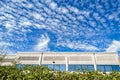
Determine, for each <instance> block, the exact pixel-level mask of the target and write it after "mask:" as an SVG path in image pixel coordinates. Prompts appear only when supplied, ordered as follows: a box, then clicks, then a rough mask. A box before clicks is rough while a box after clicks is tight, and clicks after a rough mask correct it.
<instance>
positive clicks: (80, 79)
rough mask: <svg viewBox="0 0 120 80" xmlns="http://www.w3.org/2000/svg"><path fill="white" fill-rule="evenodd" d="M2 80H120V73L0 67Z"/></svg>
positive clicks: (40, 67) (32, 67) (0, 78)
mask: <svg viewBox="0 0 120 80" xmlns="http://www.w3.org/2000/svg"><path fill="white" fill-rule="evenodd" d="M0 80H120V73H119V72H111V73H105V72H104V73H103V72H99V71H88V72H84V73H82V72H67V71H52V70H50V69H48V68H46V67H43V66H32V65H25V66H22V67H17V66H0Z"/></svg>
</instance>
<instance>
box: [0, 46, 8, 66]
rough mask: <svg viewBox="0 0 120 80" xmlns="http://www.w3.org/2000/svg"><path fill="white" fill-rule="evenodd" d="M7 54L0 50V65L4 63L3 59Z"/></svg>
mask: <svg viewBox="0 0 120 80" xmlns="http://www.w3.org/2000/svg"><path fill="white" fill-rule="evenodd" d="M6 54H7V52H6V51H4V50H3V49H2V48H1V49H0V65H1V64H2V62H3V61H4V58H5V56H6Z"/></svg>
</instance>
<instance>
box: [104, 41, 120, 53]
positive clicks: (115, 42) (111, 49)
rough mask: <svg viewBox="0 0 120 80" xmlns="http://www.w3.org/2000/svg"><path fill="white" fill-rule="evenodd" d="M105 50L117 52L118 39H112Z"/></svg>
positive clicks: (119, 47) (118, 49)
mask: <svg viewBox="0 0 120 80" xmlns="http://www.w3.org/2000/svg"><path fill="white" fill-rule="evenodd" d="M106 51H107V52H117V51H120V41H116V40H114V41H112V43H111V44H110V45H109V47H108V48H107V49H106Z"/></svg>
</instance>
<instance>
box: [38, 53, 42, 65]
mask: <svg viewBox="0 0 120 80" xmlns="http://www.w3.org/2000/svg"><path fill="white" fill-rule="evenodd" d="M40 60H41V53H40V55H39V61H38V64H39V65H41V64H40Z"/></svg>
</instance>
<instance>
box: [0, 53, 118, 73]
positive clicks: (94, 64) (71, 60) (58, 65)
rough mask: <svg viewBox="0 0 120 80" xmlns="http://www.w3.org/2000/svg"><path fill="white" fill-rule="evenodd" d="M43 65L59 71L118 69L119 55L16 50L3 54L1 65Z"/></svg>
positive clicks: (108, 70) (107, 70)
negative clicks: (15, 62) (14, 63)
mask: <svg viewBox="0 0 120 80" xmlns="http://www.w3.org/2000/svg"><path fill="white" fill-rule="evenodd" d="M14 60H17V61H18V62H19V65H24V64H32V65H43V66H46V67H48V68H50V69H53V70H61V71H86V70H87V71H88V70H92V71H93V70H100V71H106V72H110V71H119V65H120V62H119V56H118V53H116V52H18V53H17V54H15V55H7V56H5V60H4V61H3V63H2V65H12V62H13V61H14Z"/></svg>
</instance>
